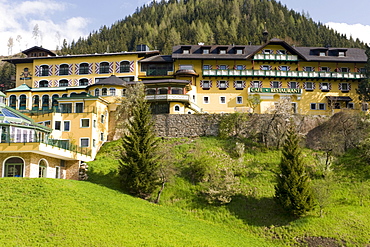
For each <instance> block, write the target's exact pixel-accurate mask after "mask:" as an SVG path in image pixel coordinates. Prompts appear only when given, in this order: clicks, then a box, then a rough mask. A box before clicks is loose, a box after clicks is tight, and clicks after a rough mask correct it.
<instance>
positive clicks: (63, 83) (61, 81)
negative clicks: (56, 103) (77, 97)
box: [59, 79, 68, 87]
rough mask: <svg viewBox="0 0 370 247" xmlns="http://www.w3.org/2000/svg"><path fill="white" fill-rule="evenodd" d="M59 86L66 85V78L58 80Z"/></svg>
mask: <svg viewBox="0 0 370 247" xmlns="http://www.w3.org/2000/svg"><path fill="white" fill-rule="evenodd" d="M59 87H68V80H66V79H63V80H60V81H59Z"/></svg>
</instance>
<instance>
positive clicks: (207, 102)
mask: <svg viewBox="0 0 370 247" xmlns="http://www.w3.org/2000/svg"><path fill="white" fill-rule="evenodd" d="M210 101H211V100H210V98H209V96H203V104H209V102H210Z"/></svg>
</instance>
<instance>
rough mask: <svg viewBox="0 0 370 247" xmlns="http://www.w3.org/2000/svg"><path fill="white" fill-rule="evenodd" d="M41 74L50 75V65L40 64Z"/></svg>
mask: <svg viewBox="0 0 370 247" xmlns="http://www.w3.org/2000/svg"><path fill="white" fill-rule="evenodd" d="M40 76H49V65H41V66H40Z"/></svg>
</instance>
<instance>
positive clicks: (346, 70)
mask: <svg viewBox="0 0 370 247" xmlns="http://www.w3.org/2000/svg"><path fill="white" fill-rule="evenodd" d="M340 72H343V73H348V72H349V69H348V68H340Z"/></svg>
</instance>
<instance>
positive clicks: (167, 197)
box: [90, 137, 370, 246]
mask: <svg viewBox="0 0 370 247" xmlns="http://www.w3.org/2000/svg"><path fill="white" fill-rule="evenodd" d="M246 144H247V148H246V150H245V152H244V154H243V156H242V157H241V158H238V157H237V155H236V152H235V141H233V140H220V139H218V138H212V137H205V138H198V139H194V140H192V139H188V138H174V139H170V140H167V141H166V145H164V149H165V152H164V153H165V154H166V155H165V157H166V159H165V160H164V161H163V162H164V163H167V166H169V167H170V168H169V169H170V170H171V174H173V176H172V177H171V179H170V181H169V183H167V185H166V187H165V190H164V191H163V195H162V197H161V202H160V203H161V205H163V206H164V207H167V208H173V209H174V210H181V211H182V212H185V213H186V214H187V215H189V216H190V217H195V218H198V219H200V220H204V221H205V222H209V223H212V224H222V225H223V226H224V227H226V228H227V229H233V230H234V231H242V232H244V233H245V234H253V235H254V236H259V237H263V238H265V239H266V240H268V241H271V240H272V241H273V243H274V244H275V245H279V244H280V245H285V246H286V245H303V246H305V245H308V246H343V245H345V246H367V244H369V243H370V238H369V236H368V233H369V232H370V208H369V205H370V198H369V195H370V193H369V191H370V182H369V178H370V171H369V169H368V165H367V164H365V163H361V162H360V159H359V158H358V155H359V154H357V153H356V152H355V151H353V152H352V153H348V154H346V155H345V156H343V157H339V158H337V159H336V161H335V162H334V163H333V165H332V166H331V167H329V169H325V167H324V165H323V160H324V157H323V156H322V154H320V153H318V152H313V151H311V150H305V152H304V155H305V157H304V160H305V162H306V164H307V165H308V171H309V173H310V175H311V177H312V182H313V185H314V187H315V188H316V191H318V193H317V194H318V195H320V196H318V198H320V201H321V205H322V206H323V215H322V217H320V210H319V207H317V209H316V210H315V211H314V212H312V213H310V214H309V215H308V216H306V217H304V218H301V219H295V218H291V217H289V216H287V215H286V214H284V212H282V211H281V209H280V208H279V207H278V205H276V204H275V202H274V200H273V195H274V185H275V172H277V168H278V163H279V160H280V152H278V151H271V150H264V149H262V148H259V147H258V146H256V145H253V144H250V143H246ZM118 154H119V143H118V142H112V143H107V145H105V146H104V148H103V149H102V150H101V152H100V153H99V155H98V157H97V159H96V161H94V162H91V163H90V168H91V170H90V180H91V182H94V183H99V184H102V185H105V186H107V187H110V188H119V182H118V178H117V172H116V171H117V167H118V159H117V157H118V156H117V155H118ZM196 164H207V166H208V167H209V168H210V169H211V170H214V169H219V168H220V167H221V168H225V167H229V168H232V169H233V171H234V173H235V174H236V175H237V176H238V178H239V179H240V185H239V186H240V193H239V194H238V195H236V196H234V197H233V199H232V201H231V202H230V203H229V204H225V205H218V204H209V203H207V201H206V200H205V199H204V193H202V191H204V185H205V183H196V182H194V181H192V179H191V176H189V174H190V173H189V170H190V169H191V167H192V166H194V165H196ZM324 175H325V178H324ZM228 246H232V245H230V244H228Z"/></svg>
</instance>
